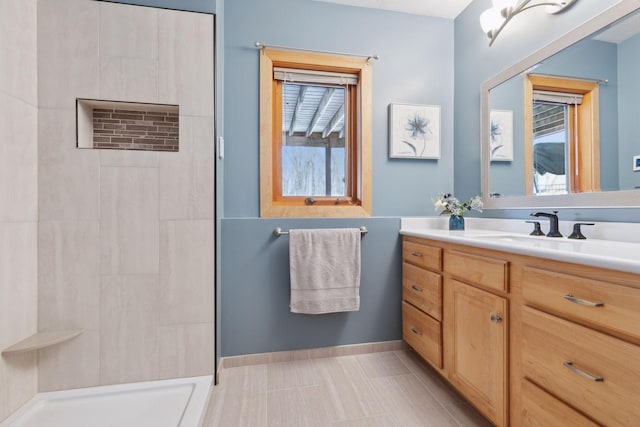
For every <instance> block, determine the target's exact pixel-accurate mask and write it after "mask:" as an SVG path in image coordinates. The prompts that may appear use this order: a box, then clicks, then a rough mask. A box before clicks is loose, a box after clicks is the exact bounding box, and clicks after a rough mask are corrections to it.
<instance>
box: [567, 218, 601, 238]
mask: <svg viewBox="0 0 640 427" xmlns="http://www.w3.org/2000/svg"><path fill="white" fill-rule="evenodd" d="M581 225H595V224H594V223H593V222H576V223H575V224H573V233H571V234H570V235H569V239H580V240H584V239H586V237H585V236H584V234H582V230H580V226H581Z"/></svg>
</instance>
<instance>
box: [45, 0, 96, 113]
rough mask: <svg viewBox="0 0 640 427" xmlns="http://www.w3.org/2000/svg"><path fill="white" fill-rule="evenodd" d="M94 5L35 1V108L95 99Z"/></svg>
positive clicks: (67, 0) (68, 106) (72, 105)
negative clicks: (36, 6) (36, 16)
mask: <svg viewBox="0 0 640 427" xmlns="http://www.w3.org/2000/svg"><path fill="white" fill-rule="evenodd" d="M97 28H98V2H95V1H88V0H62V1H61V0H38V107H39V108H40V111H42V109H48V108H61V109H69V110H70V109H74V108H75V104H76V98H87V99H95V98H96V97H97V96H98V81H97V79H96V76H97V74H98V32H97Z"/></svg>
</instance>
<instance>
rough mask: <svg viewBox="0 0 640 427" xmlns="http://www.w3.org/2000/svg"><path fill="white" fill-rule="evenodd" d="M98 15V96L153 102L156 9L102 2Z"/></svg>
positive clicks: (154, 89)
mask: <svg viewBox="0 0 640 427" xmlns="http://www.w3.org/2000/svg"><path fill="white" fill-rule="evenodd" d="M147 9H148V8H147ZM99 16H100V17H99V22H100V25H99V43H100V64H99V70H98V76H99V77H98V92H99V93H98V96H99V98H100V99H107V100H114V99H122V98H131V99H136V100H137V101H138V102H149V103H157V102H158V12H157V10H155V9H152V10H145V8H141V7H136V6H127V5H118V4H109V3H105V4H103V5H100V7H99Z"/></svg>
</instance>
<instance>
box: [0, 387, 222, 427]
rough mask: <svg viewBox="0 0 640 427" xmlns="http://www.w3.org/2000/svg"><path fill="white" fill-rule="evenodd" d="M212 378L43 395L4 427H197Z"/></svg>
mask: <svg viewBox="0 0 640 427" xmlns="http://www.w3.org/2000/svg"><path fill="white" fill-rule="evenodd" d="M212 380H213V376H211V375H209V376H202V377H192V378H179V379H174V380H163V381H149V382H141V383H132V384H118V385H110V386H101V387H91V388H82V389H76V390H63V391H53V392H47V393H38V394H37V395H35V396H34V397H33V398H32V399H31V400H30V401H29V402H27V403H26V404H25V405H24V406H23V407H22V408H20V409H19V410H18V411H16V412H15V413H14V414H13V415H12V416H10V417H9V418H7V419H6V420H5V421H4V422H2V423H0V427H89V426H91V427H115V426H118V427H198V426H200V425H201V423H202V421H203V419H204V416H205V411H206V408H207V402H208V400H209V393H210V389H211V385H212Z"/></svg>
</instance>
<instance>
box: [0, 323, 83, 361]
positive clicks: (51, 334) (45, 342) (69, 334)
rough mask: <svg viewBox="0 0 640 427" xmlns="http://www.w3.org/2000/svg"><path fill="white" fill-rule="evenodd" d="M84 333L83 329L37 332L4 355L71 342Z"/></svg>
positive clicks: (8, 349) (13, 346) (9, 348)
mask: <svg viewBox="0 0 640 427" xmlns="http://www.w3.org/2000/svg"><path fill="white" fill-rule="evenodd" d="M82 332H84V331H83V330H82V329H79V330H72V331H45V332H37V333H35V334H33V335H31V336H30V337H28V338H25V339H23V340H22V341H20V342H18V343H16V344H14V345H12V346H11V347H7V348H5V349H4V350H2V354H3V355H5V354H11V353H23V352H25V351H35V350H39V349H41V348H45V347H49V346H52V345H56V344H60V343H63V342H65V341H69V340H70V339H73V338H75V337H77V336H78V335H80V334H81V333H82Z"/></svg>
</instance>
